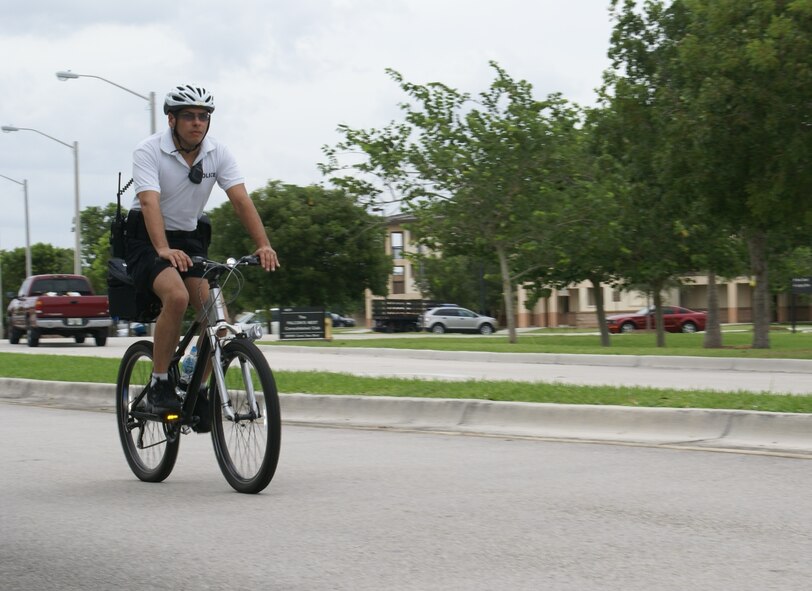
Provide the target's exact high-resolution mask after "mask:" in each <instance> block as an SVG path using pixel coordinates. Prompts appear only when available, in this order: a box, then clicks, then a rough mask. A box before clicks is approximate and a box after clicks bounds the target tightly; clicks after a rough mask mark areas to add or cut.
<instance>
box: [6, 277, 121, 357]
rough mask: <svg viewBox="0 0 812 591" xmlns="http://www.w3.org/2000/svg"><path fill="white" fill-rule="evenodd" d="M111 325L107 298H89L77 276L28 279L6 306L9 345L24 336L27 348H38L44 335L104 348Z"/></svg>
mask: <svg viewBox="0 0 812 591" xmlns="http://www.w3.org/2000/svg"><path fill="white" fill-rule="evenodd" d="M112 324H113V321H112V319H111V318H110V311H109V309H108V303H107V296H100V295H99V296H97V295H93V288H92V287H91V286H90V281H88V280H87V277H83V276H81V275H32V276H31V277H28V278H27V279H26V280H25V281H24V282H23V284H22V286H21V287H20V291H18V292H17V296H16V297H15V298H14V299H12V300H11V303H9V305H8V327H9V328H8V330H9V333H8V334H9V342H10V343H11V344H12V345H16V344H17V343H19V342H20V337H22V336H23V335H25V336H26V339H27V341H28V346H29V347H36V346H38V345H39V339H40V336H41V335H44V334H55V335H61V336H67V337H73V338H74V340H75V341H76V342H77V343H83V342H85V337H88V336H92V337H93V338H94V339H95V340H96V345H98V346H99V347H101V346H104V344H105V343H106V342H107V333H108V331H109V329H110V326H111V325H112Z"/></svg>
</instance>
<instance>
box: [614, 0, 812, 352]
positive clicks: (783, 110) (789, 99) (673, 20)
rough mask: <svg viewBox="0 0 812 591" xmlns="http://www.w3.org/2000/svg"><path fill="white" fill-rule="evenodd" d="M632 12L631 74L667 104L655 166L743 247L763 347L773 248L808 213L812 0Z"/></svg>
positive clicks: (728, 1)
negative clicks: (664, 144)
mask: <svg viewBox="0 0 812 591" xmlns="http://www.w3.org/2000/svg"><path fill="white" fill-rule="evenodd" d="M619 4H620V3H619V2H618V1H617V0H615V2H613V5H615V6H617V5H619ZM636 4H637V3H636V2H633V1H631V0H627V1H626V2H625V3H624V6H623V10H622V17H621V19H622V20H623V21H624V22H627V23H634V22H635V19H636V23H637V25H639V26H637V29H636V31H634V34H633V35H631V36H628V35H627V36H626V37H627V40H626V42H625V44H624V45H623V47H624V50H625V51H626V56H627V58H628V59H626V60H625V64H626V66H627V71H628V72H629V73H630V75H632V74H633V73H634V72H635V71H636V70H635V69H634V67H632V66H630V64H635V67H640V68H644V67H649V68H650V69H651V66H652V63H654V66H655V67H654V68H653V70H654V71H655V72H656V74H657V77H656V80H655V82H656V84H655V86H654V87H655V88H656V89H657V91H658V93H659V96H660V97H663V96H667V97H668V99H669V100H668V101H667V104H668V105H669V107H670V108H669V110H668V111H666V112H662V113H661V115H662V118H661V120H662V121H666V122H667V125H666V126H665V128H664V129H663V137H664V138H667V139H668V143H669V145H670V148H671V149H670V150H669V151H667V152H663V153H664V154H667V157H666V158H663V159H662V160H661V161H660V163H661V165H662V166H663V169H666V170H667V169H672V170H673V171H676V173H675V174H672V178H674V179H681V181H682V182H680V183H678V186H677V187H675V188H676V189H677V190H680V191H682V192H683V193H684V194H685V195H686V196H687V197H689V198H694V197H695V196H697V195H701V196H702V199H704V200H705V201H706V202H707V207H708V215H709V216H710V217H712V218H713V219H714V220H718V222H719V223H720V226H721V227H722V228H725V229H732V230H733V231H735V233H736V234H737V235H738V236H741V237H742V238H743V239H744V240H745V241H746V243H747V246H748V251H749V259H750V273H751V275H752V276H753V277H754V279H755V292H754V298H753V321H754V326H755V330H754V336H753V346H754V347H756V348H767V347H769V322H770V318H771V313H770V288H769V273H768V269H769V257H770V253H771V252H775V250H776V249H774V248H772V247H771V246H770V241H771V240H774V239H776V237H778V236H779V235H780V234H781V232H782V230H785V229H791V228H794V227H796V226H797V225H798V221H799V220H804V219H805V218H806V219H808V217H809V215H810V211H812V204H811V203H810V200H809V195H808V193H809V187H810V185H811V184H812V167H810V166H809V162H810V159H811V157H812V141H811V140H812V137H811V136H810V134H812V125H811V124H810V123H811V121H810V110H809V104H808V103H809V96H810V95H811V94H812V2H809V0H794V1H786V0H752V1H748V2H741V1H739V0H675V1H674V2H672V3H671V4H670V5H667V6H666V5H665V3H664V2H661V1H653V0H650V1H647V2H645V3H643V7H642V11H639V10H637V9H636ZM628 39H632V40H633V42H629V41H628ZM664 56H667V58H668V59H667V60H665V59H661V58H662V57H664Z"/></svg>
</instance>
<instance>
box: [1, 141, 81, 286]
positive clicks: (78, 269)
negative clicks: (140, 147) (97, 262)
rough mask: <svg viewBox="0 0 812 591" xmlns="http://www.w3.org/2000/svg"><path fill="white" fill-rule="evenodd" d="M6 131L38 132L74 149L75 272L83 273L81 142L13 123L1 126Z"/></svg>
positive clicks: (76, 273)
mask: <svg viewBox="0 0 812 591" xmlns="http://www.w3.org/2000/svg"><path fill="white" fill-rule="evenodd" d="M0 129H2V130H3V131H4V132H7V133H8V132H11V131H33V132H34V133H38V134H40V135H41V136H44V137H47V138H48V139H49V140H53V141H55V142H57V143H59V144H62V145H63V146H67V147H68V148H70V149H71V150H73V176H74V193H75V195H74V204H73V205H74V216H75V220H74V224H73V227H74V234H75V236H74V239H75V240H74V250H73V273H74V274H75V275H81V274H82V236H81V234H82V220H81V217H80V215H79V214H80V199H79V142H73V145H71V144H69V143H67V142H63V141H62V140H58V139H56V138H55V137H52V136H50V135H48V134H47V133H42V132H41V131H39V130H38V129H32V128H30V127H15V126H13V125H4V126H3V127H1V128H0Z"/></svg>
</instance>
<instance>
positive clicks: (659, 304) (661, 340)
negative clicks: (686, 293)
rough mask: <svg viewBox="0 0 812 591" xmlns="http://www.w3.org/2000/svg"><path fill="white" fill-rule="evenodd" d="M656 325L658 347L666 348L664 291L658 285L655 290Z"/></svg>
mask: <svg viewBox="0 0 812 591" xmlns="http://www.w3.org/2000/svg"><path fill="white" fill-rule="evenodd" d="M654 325H655V326H656V327H657V346H658V347H665V325H664V324H663V291H662V289H661V286H660V285H659V284H657V286H656V287H655V289H654Z"/></svg>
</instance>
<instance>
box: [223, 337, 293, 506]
mask: <svg viewBox="0 0 812 591" xmlns="http://www.w3.org/2000/svg"><path fill="white" fill-rule="evenodd" d="M222 364H223V374H224V375H225V384H226V390H227V394H228V398H229V401H230V402H231V408H232V409H233V410H234V413H235V414H236V416H237V418H236V419H235V420H231V419H229V417H228V416H227V415H226V414H225V413H224V412H223V405H222V401H221V400H217V397H218V394H217V388H216V387H215V386H214V384H212V388H211V389H210V391H211V392H212V395H213V396H214V398H215V400H213V401H212V404H211V410H212V419H213V420H212V430H211V437H212V442H213V444H214V453H215V455H216V456H217V463H218V464H220V470H221V471H222V472H223V476H225V478H226V480H227V481H228V483H229V484H230V485H231V486H232V487H233V488H234V489H235V490H237V491H239V492H242V493H251V494H253V493H258V492H260V491H262V490H263V489H264V488H265V487H266V486H268V484H269V483H270V482H271V479H272V478H273V475H274V472H276V464H277V462H278V461H279V446H280V443H281V429H282V424H281V418H280V412H279V395H278V394H277V391H276V382H275V380H274V377H273V373H272V372H271V368H270V367H268V362H267V360H266V359H265V356H264V355H263V354H262V352H261V351H260V350H259V349H258V348H257V346H256V345H254V343H252V342H250V341H248V340H244V339H238V340H232V341H230V342H229V343H228V344H226V345H225V347H223V352H222ZM212 380H214V377H213V376H212ZM248 388H251V389H253V391H254V392H255V394H256V401H257V407H258V410H259V413H258V414H256V415H254V414H253V413H252V412H251V406H250V402H249V399H248V394H247V390H248Z"/></svg>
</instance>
